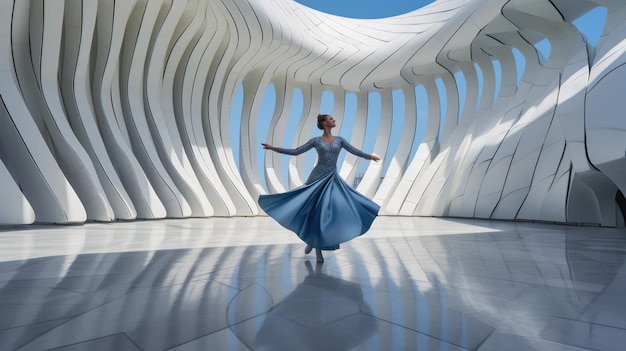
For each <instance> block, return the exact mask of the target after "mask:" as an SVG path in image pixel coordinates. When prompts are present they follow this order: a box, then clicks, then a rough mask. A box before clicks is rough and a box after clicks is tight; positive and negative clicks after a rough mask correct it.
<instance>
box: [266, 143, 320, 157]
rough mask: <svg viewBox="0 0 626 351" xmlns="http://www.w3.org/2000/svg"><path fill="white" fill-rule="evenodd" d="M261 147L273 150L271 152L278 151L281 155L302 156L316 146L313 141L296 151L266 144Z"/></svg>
mask: <svg viewBox="0 0 626 351" xmlns="http://www.w3.org/2000/svg"><path fill="white" fill-rule="evenodd" d="M261 146H263V148H264V149H265V150H271V151H276V152H278V153H280V154H286V155H293V156H295V155H300V154H301V153H303V152H305V151H308V150H311V149H312V148H313V147H314V146H315V145H314V144H313V139H311V140H309V141H307V142H306V143H305V144H304V145H301V146H298V147H297V148H295V149H284V148H282V147H276V146H272V145H269V144H265V143H261Z"/></svg>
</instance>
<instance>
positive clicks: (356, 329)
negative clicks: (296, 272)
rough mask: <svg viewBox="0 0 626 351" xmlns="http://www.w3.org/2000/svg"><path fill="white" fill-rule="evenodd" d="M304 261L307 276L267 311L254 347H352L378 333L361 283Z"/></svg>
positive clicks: (272, 348)
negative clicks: (364, 298)
mask: <svg viewBox="0 0 626 351" xmlns="http://www.w3.org/2000/svg"><path fill="white" fill-rule="evenodd" d="M305 264H306V267H307V270H308V272H309V274H308V276H307V277H306V278H305V279H304V281H303V282H302V283H300V285H298V287H297V288H296V289H295V290H294V291H293V292H292V293H291V294H290V295H289V296H287V297H286V298H285V299H284V300H283V301H281V302H280V303H278V304H277V305H276V306H275V307H274V308H272V309H271V310H270V311H269V312H268V315H267V317H266V318H265V320H264V321H263V325H262V326H261V328H260V329H259V333H258V334H257V336H256V339H255V341H254V345H253V349H254V350H349V349H351V348H353V347H355V346H357V345H359V344H361V343H363V342H364V341H365V340H366V339H368V338H369V337H370V336H372V335H373V334H374V333H376V331H377V324H376V319H375V318H373V317H371V316H370V307H369V306H368V305H367V303H366V302H365V301H363V292H362V291H361V287H360V285H358V284H355V283H352V282H348V281H345V280H342V279H338V278H335V277H331V276H328V275H326V274H323V273H322V272H321V270H322V265H321V264H318V265H317V266H316V267H315V270H314V269H313V267H312V264H311V262H309V261H306V262H305Z"/></svg>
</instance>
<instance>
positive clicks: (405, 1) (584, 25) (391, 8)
mask: <svg viewBox="0 0 626 351" xmlns="http://www.w3.org/2000/svg"><path fill="white" fill-rule="evenodd" d="M296 1H297V2H299V3H301V4H303V5H305V6H309V7H311V8H315V9H317V10H320V11H324V12H327V13H332V14H335V15H339V16H344V17H352V18H383V17H389V16H395V15H399V14H403V13H407V12H411V11H413V10H415V9H418V8H421V7H423V6H426V5H428V4H430V3H432V2H434V1H432V0H385V1H380V0H378V1H377V0H296ZM605 18H606V10H605V9H604V8H600V7H598V8H596V9H594V10H591V11H590V12H589V13H587V14H586V15H583V16H581V17H580V18H578V19H577V20H575V21H574V22H573V24H574V25H575V26H576V27H577V28H578V29H579V30H580V31H581V33H583V35H584V36H585V37H587V38H588V41H589V43H590V44H591V46H593V47H595V45H596V44H597V42H598V38H599V36H600V34H601V31H602V27H603V25H604V20H605ZM536 47H537V49H538V50H539V51H540V52H542V53H543V54H544V56H548V55H549V53H550V49H551V47H550V43H549V42H548V41H547V40H543V41H541V42H539V43H537V44H536ZM513 52H514V55H515V56H516V62H517V64H518V68H519V71H523V69H524V66H525V61H524V59H523V57H522V56H521V54H519V52H516V50H513ZM494 68H495V70H496V80H497V82H496V91H497V90H498V88H497V86H498V81H499V75H498V70H499V69H500V68H499V64H498V63H497V62H494ZM479 74H480V73H479ZM520 77H521V74H520ZM520 77H518V79H519V78H520ZM455 79H456V80H457V84H458V90H459V96H460V105H461V106H460V109H459V110H460V111H462V108H463V105H464V104H465V95H466V93H465V89H466V87H465V79H464V77H463V75H462V74H458V73H457V74H455ZM479 80H480V77H479ZM437 85H438V88H439V89H440V95H441V96H442V101H441V108H442V123H443V116H445V107H446V101H445V95H446V94H445V91H442V89H443V87H442V85H441V84H437ZM478 89H479V92H480V90H481V89H482V81H480V82H479V87H478ZM415 92H416V103H417V115H418V126H417V128H416V143H415V145H414V148H413V150H412V153H414V152H415V150H416V148H417V145H418V142H419V141H420V140H421V138H422V136H423V135H424V127H425V123H426V116H427V113H428V103H427V95H426V91H425V90H424V89H423V87H421V86H417V87H416V89H415ZM377 95H378V94H376V93H374V94H370V97H369V99H368V128H366V136H365V145H364V146H363V151H364V152H367V153H371V152H373V147H374V143H375V137H376V130H377V128H378V125H379V124H380V119H381V115H380V114H381V112H380V108H381V107H380V96H377ZM478 98H479V100H480V94H479V97H478ZM275 99H276V96H275V91H274V89H273V86H270V87H268V89H267V90H266V91H265V94H264V96H263V101H262V104H261V108H260V112H259V116H258V128H257V141H258V142H259V143H261V142H264V141H265V139H266V137H267V131H268V129H269V123H270V119H271V117H272V114H273V111H274V104H275V101H276V100H275ZM242 101H243V89H242V88H241V87H239V89H238V90H237V93H236V96H235V98H234V101H233V108H232V112H231V121H230V122H231V143H232V147H233V153H234V156H235V161H236V163H237V165H239V127H240V123H239V122H240V119H241V108H242V104H243V103H242ZM494 102H495V97H494ZM393 103H394V106H393V116H390V117H391V121H392V128H391V129H392V130H391V133H392V138H391V143H390V144H389V145H388V155H393V153H394V152H395V149H396V148H397V147H398V145H397V142H398V141H399V139H400V138H399V135H400V133H401V132H402V128H403V125H402V123H403V121H404V116H403V115H402V114H403V112H404V97H403V96H402V94H397V92H394V95H393ZM333 104H334V102H333V96H332V94H330V93H325V94H324V95H323V96H322V103H321V105H320V107H319V112H320V113H329V114H330V113H332V111H333ZM302 105H303V104H302V96H301V94H299V92H298V91H296V92H295V94H294V99H293V104H292V111H291V112H290V116H289V119H288V124H287V129H288V131H287V133H286V136H285V138H284V140H283V141H282V143H278V142H275V143H274V144H275V146H280V147H291V139H290V138H289V137H290V136H291V135H292V133H293V130H295V128H296V127H297V124H298V120H299V118H300V115H301V111H302ZM355 111H356V98H355V97H354V94H351V93H348V94H347V96H346V108H345V111H344V113H343V115H341V116H335V118H341V119H343V120H344V122H345V125H347V126H349V125H352V123H354V122H353V121H354V118H355ZM312 123H313V122H312ZM289 130H291V131H292V132H291V133H290V132H289ZM334 133H335V134H337V135H341V136H343V137H345V138H346V139H348V140H350V135H351V129H350V128H342V129H341V130H334ZM316 135H319V130H317V129H315V128H314V130H313V133H312V135H311V136H316ZM266 152H267V151H265V150H263V149H262V148H261V147H260V145H259V149H258V154H257V158H258V164H257V166H258V167H259V170H260V171H259V174H260V175H261V184H262V185H263V186H264V187H265V179H264V177H263V171H262V169H263V167H264V157H265V154H266ZM344 156H345V151H343V152H342V154H341V156H340V159H339V162H341V161H342V159H343V157H344ZM299 157H306V162H305V163H306V166H305V169H304V174H305V177H306V176H307V175H308V174H309V172H310V171H311V169H312V167H313V163H314V161H315V153H314V152H313V151H311V152H309V153H307V154H306V155H305V156H299ZM289 158H290V157H289V156H285V155H283V157H282V170H283V173H282V174H281V177H282V179H283V180H284V183H285V184H286V179H287V168H288V167H287V166H288V162H289ZM390 161H391V157H387V158H386V159H384V160H383V161H382V162H383V166H384V167H385V169H386V167H387V166H388V165H389V162H390ZM368 163H369V161H364V160H361V161H359V171H360V172H364V171H365V170H366V168H367V164H368Z"/></svg>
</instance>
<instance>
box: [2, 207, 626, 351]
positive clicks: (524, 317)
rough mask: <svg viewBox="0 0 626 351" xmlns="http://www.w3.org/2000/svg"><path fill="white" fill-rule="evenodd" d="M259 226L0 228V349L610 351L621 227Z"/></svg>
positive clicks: (619, 300) (381, 222) (172, 223)
mask: <svg viewBox="0 0 626 351" xmlns="http://www.w3.org/2000/svg"><path fill="white" fill-rule="evenodd" d="M303 251H304V244H302V243H300V242H299V240H298V239H297V238H296V237H295V235H293V234H292V233H290V232H288V231H286V230H285V229H283V228H281V227H280V226H279V225H277V224H276V223H274V222H273V221H272V220H271V219H269V218H266V217H256V218H212V219H186V220H163V221H146V222H128V223H115V224H101V223H94V224H86V225H81V226H33V227H25V228H18V229H3V230H0V350H49V349H55V350H480V351H486V350H498V351H499V350H542V351H543V350H624V349H626V346H625V345H626V303H625V302H626V301H625V300H626V260H625V259H626V231H625V230H624V229H623V228H595V227H574V226H560V225H550V224H533V223H516V222H490V221H476V220H456V219H435V218H406V217H404V218H395V217H379V218H377V219H376V221H375V222H374V225H373V227H372V229H371V230H370V232H368V233H367V234H366V235H365V236H363V237H360V238H357V239H355V240H353V241H351V242H349V243H346V244H343V245H342V248H341V250H338V251H332V252H326V253H325V258H326V262H325V263H324V264H323V265H318V264H316V263H315V254H314V253H313V254H309V255H305V254H304V252H303Z"/></svg>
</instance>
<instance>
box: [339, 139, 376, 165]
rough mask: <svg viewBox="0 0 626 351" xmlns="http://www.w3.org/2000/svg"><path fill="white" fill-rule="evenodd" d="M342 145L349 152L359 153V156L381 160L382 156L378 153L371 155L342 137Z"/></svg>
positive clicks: (371, 159)
mask: <svg viewBox="0 0 626 351" xmlns="http://www.w3.org/2000/svg"><path fill="white" fill-rule="evenodd" d="M341 147H343V148H344V149H346V150H347V151H348V152H349V153H351V154H354V155H357V156H359V157H363V158H364V159H366V160H370V161H379V160H380V157H378V156H376V155H370V154H366V153H365V152H363V151H361V150H359V149H357V148H355V147H354V146H352V145H350V143H349V142H347V141H346V139H344V138H341Z"/></svg>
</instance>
